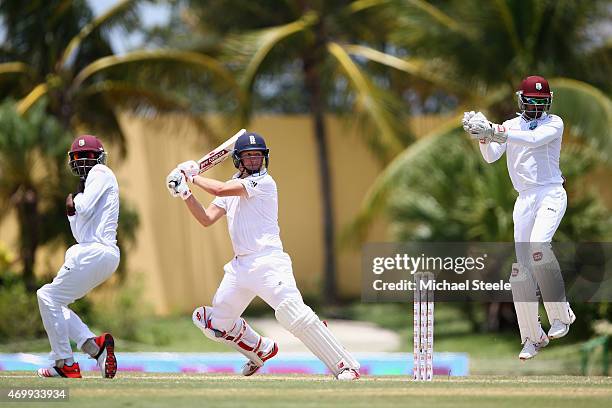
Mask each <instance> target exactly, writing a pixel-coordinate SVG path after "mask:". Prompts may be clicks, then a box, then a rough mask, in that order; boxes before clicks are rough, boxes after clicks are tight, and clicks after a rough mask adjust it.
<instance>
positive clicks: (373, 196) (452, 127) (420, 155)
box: [340, 114, 463, 245]
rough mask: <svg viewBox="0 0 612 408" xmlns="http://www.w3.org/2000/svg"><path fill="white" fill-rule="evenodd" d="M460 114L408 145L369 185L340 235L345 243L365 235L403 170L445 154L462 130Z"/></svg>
mask: <svg viewBox="0 0 612 408" xmlns="http://www.w3.org/2000/svg"><path fill="white" fill-rule="evenodd" d="M461 117H462V114H461V115H453V116H452V117H450V118H449V119H447V120H446V121H444V122H443V123H442V124H441V125H440V126H439V127H437V128H436V129H434V130H433V131H432V132H430V133H429V134H428V135H426V136H424V137H422V138H421V139H419V140H417V141H416V142H415V143H413V144H411V145H410V146H408V147H407V148H406V149H405V150H404V151H403V152H402V153H400V154H399V155H398V156H397V157H395V159H393V161H392V162H391V163H389V165H388V166H387V167H386V168H385V169H384V170H383V171H382V173H381V174H380V175H379V176H378V177H377V179H376V180H375V181H374V183H373V184H372V186H370V188H369V190H368V193H367V194H366V198H365V199H364V201H363V204H362V206H361V210H360V211H359V214H358V215H357V217H355V219H354V220H353V221H352V222H351V223H350V224H349V225H348V226H347V227H346V228H344V231H343V233H342V236H341V239H340V241H341V242H342V243H343V244H345V245H346V244H357V243H359V242H362V241H363V240H364V239H365V237H366V236H367V233H368V231H369V228H370V226H371V224H372V222H373V220H374V218H375V217H376V216H377V215H378V214H379V212H380V211H381V210H382V209H383V208H384V207H385V204H386V201H387V197H388V194H389V193H390V192H391V190H392V189H393V187H394V186H395V184H396V180H397V176H398V175H399V174H400V173H403V174H404V175H406V174H409V173H410V171H411V170H410V169H418V168H419V167H420V166H421V165H422V164H423V163H425V162H428V161H431V160H438V159H439V158H440V157H443V156H444V150H445V148H446V147H445V143H444V140H445V139H448V138H456V137H461V136H462V135H460V132H459V130H461V132H462V131H463V129H462V128H461V127H460V126H459V124H460V123H461Z"/></svg>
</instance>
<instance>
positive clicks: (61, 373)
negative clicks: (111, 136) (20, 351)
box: [36, 135, 119, 378]
mask: <svg viewBox="0 0 612 408" xmlns="http://www.w3.org/2000/svg"><path fill="white" fill-rule="evenodd" d="M68 156H69V165H70V169H71V171H72V173H73V174H74V175H76V176H79V177H80V179H81V180H80V183H79V189H78V192H77V193H75V194H68V197H67V198H66V213H67V215H68V222H69V223H70V229H71V230H72V235H73V236H74V239H75V240H76V241H77V244H76V245H73V246H71V247H70V248H68V250H67V251H66V256H65V260H64V264H63V265H62V267H61V268H60V270H59V271H58V273H57V276H56V277H55V279H53V282H51V283H48V284H46V285H44V286H43V287H41V288H40V289H38V291H37V292H36V296H37V297H38V307H39V309H40V315H41V317H42V321H43V324H44V326H45V330H46V331H47V336H48V337H49V342H50V343H51V359H52V360H54V361H55V363H54V365H53V366H51V367H48V368H40V369H38V375H39V376H40V377H69V378H81V370H80V368H79V363H77V362H76V361H74V358H73V355H72V348H71V347H70V340H73V341H74V342H75V343H76V344H77V346H78V348H79V349H81V350H82V351H83V352H84V353H87V354H89V355H90V356H91V357H92V358H94V359H95V360H96V361H97V365H98V367H99V368H100V372H101V373H102V377H105V378H113V377H114V376H115V373H116V372H117V360H116V358H115V354H114V340H113V336H111V335H110V334H109V333H103V334H102V335H100V336H96V335H95V334H94V333H92V332H91V330H89V328H88V327H87V325H85V323H83V322H82V321H81V319H80V318H79V316H77V315H76V313H74V312H73V311H72V310H70V309H69V308H68V305H70V304H71V303H72V302H74V301H75V300H77V299H80V298H82V297H83V296H85V295H86V294H87V293H88V292H89V291H91V290H92V289H93V288H95V287H96V286H98V285H99V284H101V283H102V282H104V281H105V280H106V279H108V278H109V277H110V276H111V275H112V273H113V272H114V271H115V270H116V269H117V266H118V265H119V248H118V247H117V239H116V235H117V221H118V218H119V186H118V185H117V179H116V178H115V175H114V174H113V172H112V170H111V169H109V168H108V167H107V166H106V152H105V151H104V147H103V146H102V143H101V142H100V141H99V140H98V139H97V138H96V137H95V136H90V135H83V136H79V137H77V138H76V139H75V140H74V142H73V143H72V147H71V148H70V152H69V153H68Z"/></svg>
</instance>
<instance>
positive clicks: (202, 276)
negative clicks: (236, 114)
mask: <svg viewBox="0 0 612 408" xmlns="http://www.w3.org/2000/svg"><path fill="white" fill-rule="evenodd" d="M327 125H328V130H329V135H330V136H331V137H330V138H329V141H330V146H329V147H330V149H331V152H333V153H332V157H333V161H332V163H331V166H332V175H333V180H332V183H333V187H334V192H335V194H334V203H335V215H336V220H337V227H338V231H339V228H340V227H341V226H343V225H345V224H346V223H347V222H348V221H349V220H350V219H351V218H352V217H353V216H354V215H355V214H356V212H357V210H358V208H359V205H360V203H361V200H362V198H363V197H364V195H365V193H366V191H367V189H368V187H369V186H370V185H371V183H372V181H373V180H374V178H375V177H376V175H377V174H378V172H379V170H380V168H379V166H378V165H377V163H376V161H375V159H374V158H373V157H372V155H371V154H370V153H369V152H368V151H367V150H366V148H365V147H363V144H362V143H361V142H360V140H359V138H358V136H357V134H356V133H355V132H354V131H349V129H348V127H347V126H346V123H345V122H342V121H340V120H338V119H336V118H331V117H330V118H328V119H327ZM122 126H123V127H124V130H125V132H126V134H127V140H128V150H129V157H128V159H127V160H125V161H123V162H122V163H121V164H120V165H115V161H113V160H112V158H111V161H110V165H111V167H113V168H115V170H116V173H117V177H118V179H119V185H120V188H121V194H122V196H123V197H124V198H126V199H128V200H129V202H130V203H131V204H132V205H133V206H135V207H136V209H137V210H138V213H139V214H140V219H141V226H140V230H139V232H138V242H137V245H136V246H135V247H134V248H133V249H132V250H131V251H130V257H129V265H128V267H129V270H130V272H132V273H134V272H135V273H142V274H144V276H145V277H146V281H147V289H148V290H147V291H146V292H147V295H148V298H149V299H148V300H149V302H150V303H151V304H154V305H155V308H156V311H157V312H160V313H165V312H172V311H183V312H184V311H188V310H191V309H192V308H193V307H194V306H195V305H198V304H203V303H204V304H206V303H210V302H211V300H212V296H213V294H214V291H215V289H216V288H217V285H218V283H219V282H220V279H221V277H222V274H223V269H222V267H223V265H224V263H225V262H227V261H228V260H229V259H230V258H231V256H232V249H231V244H230V241H229V236H228V234H227V224H226V222H225V218H223V220H222V221H221V222H219V223H217V225H214V226H212V227H210V228H203V227H201V226H200V225H199V224H198V223H197V221H195V220H194V219H193V218H192V217H191V215H190V214H189V212H188V210H187V208H186V207H185V205H184V204H183V202H182V201H181V200H180V199H177V198H172V197H170V195H169V194H168V192H167V189H166V187H165V177H166V175H167V173H168V172H169V171H170V170H171V169H172V168H173V167H174V166H175V165H176V164H177V163H179V162H181V161H185V160H189V159H195V160H197V159H198V158H200V157H201V156H203V154H205V153H206V152H207V151H209V150H211V149H212V148H214V147H215V146H213V145H212V144H210V143H209V142H207V141H206V139H205V137H203V136H202V135H201V134H199V133H198V130H197V129H196V128H195V127H194V126H193V125H190V123H189V122H188V121H186V120H185V119H184V118H182V117H180V116H165V117H161V118H157V119H147V120H143V119H139V118H134V117H128V116H126V117H124V118H123V120H122ZM249 130H252V131H256V132H258V133H260V134H262V135H263V136H264V137H265V138H266V142H267V143H268V145H269V147H270V174H271V175H272V176H273V177H274V178H275V180H276V182H277V185H278V191H279V222H280V227H281V238H282V240H283V243H284V246H285V250H286V251H287V252H288V253H289V254H290V255H291V257H292V260H293V265H294V273H295V275H296V278H297V281H298V285H299V287H300V288H301V289H302V291H303V292H306V293H318V292H319V290H320V285H321V282H322V279H321V278H322V275H321V273H322V244H321V242H322V238H321V237H322V222H321V205H320V204H321V200H320V193H319V176H318V168H317V166H316V163H317V162H316V160H317V155H316V152H315V145H314V138H313V136H312V135H313V131H312V127H311V124H310V121H309V119H308V117H307V116H282V117H279V116H260V117H256V118H255V119H254V120H253V122H252V124H251V126H250V127H249ZM235 131H236V129H228V131H227V134H228V136H230V135H231V134H233V133H234V132H235ZM233 171H234V168H233V165H232V163H231V160H227V161H226V162H224V163H222V164H221V165H219V166H217V167H216V168H215V169H213V170H212V171H211V172H210V176H212V177H216V178H220V179H228V178H229V177H231V175H232V174H233ZM196 196H197V197H198V199H200V200H201V201H202V202H203V203H204V204H205V205H208V203H209V202H210V201H211V200H212V198H213V197H212V196H210V195H208V194H207V193H205V192H203V191H197V192H196ZM379 231H380V228H379ZM379 234H380V232H379V233H378V234H376V235H379ZM379 236H380V235H379ZM359 256H360V254H359V252H358V251H356V250H350V249H349V250H346V251H342V252H340V253H339V257H338V270H339V276H338V278H339V288H340V293H341V295H342V296H347V295H348V296H350V295H352V296H358V295H359V292H360V281H361V273H360V258H359Z"/></svg>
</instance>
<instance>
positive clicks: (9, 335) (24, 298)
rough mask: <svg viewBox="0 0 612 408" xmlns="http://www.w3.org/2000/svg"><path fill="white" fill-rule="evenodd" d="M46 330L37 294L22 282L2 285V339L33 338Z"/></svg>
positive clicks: (0, 292) (0, 335) (0, 331)
mask: <svg viewBox="0 0 612 408" xmlns="http://www.w3.org/2000/svg"><path fill="white" fill-rule="evenodd" d="M44 333H45V331H44V328H43V325H42V320H41V319H40V314H39V312H38V301H37V300H36V294H35V293H31V292H28V291H27V290H26V288H25V285H24V284H23V283H22V282H15V283H11V284H10V285H4V282H3V285H2V286H0V341H2V342H6V341H10V340H24V339H33V338H36V337H39V336H41V335H44Z"/></svg>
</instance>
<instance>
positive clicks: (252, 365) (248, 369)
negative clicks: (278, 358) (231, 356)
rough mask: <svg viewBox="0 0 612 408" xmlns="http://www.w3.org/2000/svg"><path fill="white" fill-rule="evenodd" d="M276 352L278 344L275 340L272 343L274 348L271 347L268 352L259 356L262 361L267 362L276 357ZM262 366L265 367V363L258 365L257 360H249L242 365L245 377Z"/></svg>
mask: <svg viewBox="0 0 612 408" xmlns="http://www.w3.org/2000/svg"><path fill="white" fill-rule="evenodd" d="M276 353H278V345H277V344H276V342H274V343H273V344H272V349H270V351H268V353H266V354H264V355H261V356H259V358H261V361H263V362H264V363H265V362H266V361H267V360H269V359H271V358H272V357H274V356H275V355H276ZM261 367H263V364H262V365H257V363H256V362H254V361H252V360H249V361H248V362H247V363H246V364H245V365H243V366H242V375H244V376H245V377H249V376H251V375H253V374H255V373H256V372H257V370H259V369H260V368H261Z"/></svg>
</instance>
